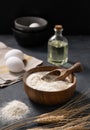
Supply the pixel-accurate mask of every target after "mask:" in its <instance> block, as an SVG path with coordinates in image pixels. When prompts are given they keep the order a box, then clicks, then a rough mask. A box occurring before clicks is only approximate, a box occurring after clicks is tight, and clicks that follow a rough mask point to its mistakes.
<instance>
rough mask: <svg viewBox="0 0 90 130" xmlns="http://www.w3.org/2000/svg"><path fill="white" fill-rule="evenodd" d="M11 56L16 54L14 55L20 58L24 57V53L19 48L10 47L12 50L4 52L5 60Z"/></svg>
mask: <svg viewBox="0 0 90 130" xmlns="http://www.w3.org/2000/svg"><path fill="white" fill-rule="evenodd" d="M11 56H16V57H18V58H20V59H21V60H23V59H24V53H23V52H22V51H21V50H19V49H12V50H10V51H8V52H7V53H6V54H5V60H7V59H8V58H9V57H11Z"/></svg>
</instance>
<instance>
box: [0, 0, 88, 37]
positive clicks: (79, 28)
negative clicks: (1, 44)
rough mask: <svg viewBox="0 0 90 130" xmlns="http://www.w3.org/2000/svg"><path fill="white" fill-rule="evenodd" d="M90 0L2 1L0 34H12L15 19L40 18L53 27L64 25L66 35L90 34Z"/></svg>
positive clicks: (0, 5) (0, 6)
mask: <svg viewBox="0 0 90 130" xmlns="http://www.w3.org/2000/svg"><path fill="white" fill-rule="evenodd" d="M89 3H90V2H89V0H2V1H1V3H0V34H9V33H12V30H11V27H12V23H13V21H14V19H16V18H17V17H20V16H40V17H43V18H45V19H47V20H48V22H49V24H50V25H51V27H53V26H54V25H55V24H62V25H63V27H64V34H70V35H79V34H80V35H82V34H83V35H88V34H90V4H89Z"/></svg>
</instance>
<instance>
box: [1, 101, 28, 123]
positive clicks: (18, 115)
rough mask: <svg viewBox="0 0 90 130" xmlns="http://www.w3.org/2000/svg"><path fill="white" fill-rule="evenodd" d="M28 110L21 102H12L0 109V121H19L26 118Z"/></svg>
mask: <svg viewBox="0 0 90 130" xmlns="http://www.w3.org/2000/svg"><path fill="white" fill-rule="evenodd" d="M29 112H30V109H29V107H28V106H27V105H25V104H24V103H23V102H21V101H17V100H13V101H11V102H8V103H7V104H6V105H5V106H4V107H2V108H0V119H1V120H2V121H12V120H19V119H22V118H23V117H25V116H26V114H28V113H29Z"/></svg>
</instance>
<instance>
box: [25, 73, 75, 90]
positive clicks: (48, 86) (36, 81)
mask: <svg viewBox="0 0 90 130" xmlns="http://www.w3.org/2000/svg"><path fill="white" fill-rule="evenodd" d="M45 73H47V72H36V73H32V74H31V75H29V76H28V77H27V80H26V84H27V85H28V86H30V87H32V88H33V89H37V90H42V91H60V90H64V89H67V88H69V87H71V85H72V84H73V83H70V82H68V81H60V80H59V81H53V82H48V81H44V80H42V79H41V78H42V77H43V76H44V75H45Z"/></svg>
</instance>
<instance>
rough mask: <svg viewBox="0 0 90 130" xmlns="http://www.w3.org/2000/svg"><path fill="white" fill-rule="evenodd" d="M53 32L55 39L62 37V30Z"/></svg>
mask: <svg viewBox="0 0 90 130" xmlns="http://www.w3.org/2000/svg"><path fill="white" fill-rule="evenodd" d="M54 31H55V35H56V37H57V38H58V37H62V32H63V29H60V30H57V29H54Z"/></svg>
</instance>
